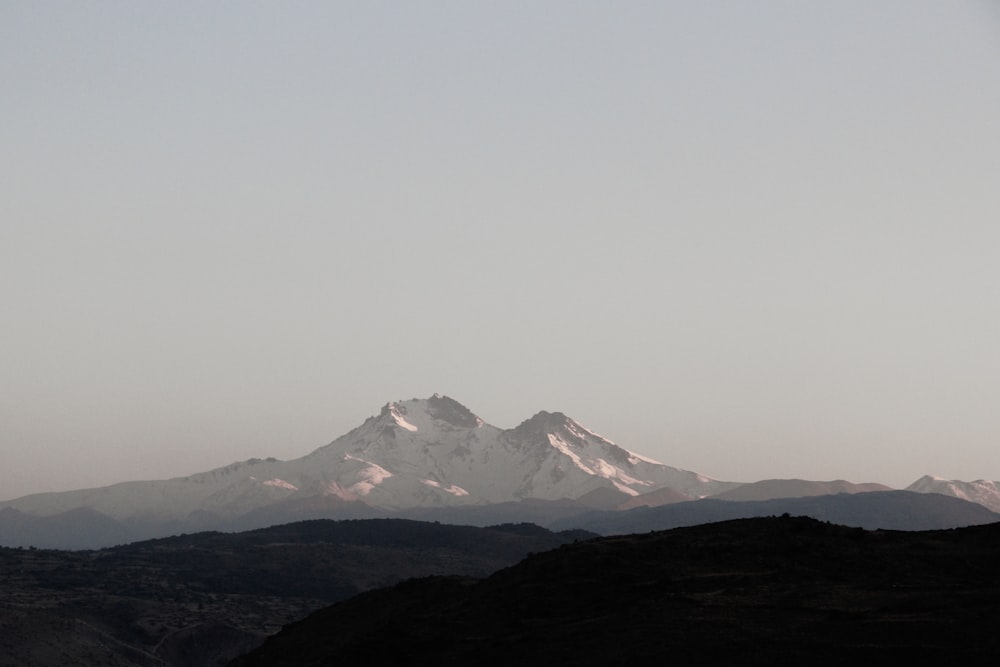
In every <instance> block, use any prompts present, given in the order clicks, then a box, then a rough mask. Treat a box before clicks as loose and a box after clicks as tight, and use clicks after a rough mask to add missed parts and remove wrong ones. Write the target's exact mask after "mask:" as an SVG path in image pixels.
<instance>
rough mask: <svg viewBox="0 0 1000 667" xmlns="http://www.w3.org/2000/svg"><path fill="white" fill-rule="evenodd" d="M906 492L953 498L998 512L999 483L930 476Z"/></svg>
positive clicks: (985, 480)
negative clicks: (935, 494) (934, 494)
mask: <svg viewBox="0 0 1000 667" xmlns="http://www.w3.org/2000/svg"><path fill="white" fill-rule="evenodd" d="M906 490H907V491H916V492H917V493H940V494H943V495H946V496H954V497H956V498H961V499H962V500H968V501H969V502H973V503H979V504H980V505H982V506H983V507H988V508H989V509H991V510H993V511H994V512H1000V482H995V481H992V480H988V479H977V480H976V481H974V482H963V481H960V480H957V479H942V478H940V477H934V476H932V475H924V476H923V477H921V478H920V479H918V480H917V481H915V482H914V483H913V484H910V485H909V486H908V487H906Z"/></svg>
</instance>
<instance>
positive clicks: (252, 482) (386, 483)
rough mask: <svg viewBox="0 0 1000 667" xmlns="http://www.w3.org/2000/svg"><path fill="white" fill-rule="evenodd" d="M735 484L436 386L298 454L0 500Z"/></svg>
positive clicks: (57, 503) (270, 501) (80, 501)
mask: <svg viewBox="0 0 1000 667" xmlns="http://www.w3.org/2000/svg"><path fill="white" fill-rule="evenodd" d="M735 486H738V484H736V483H732V482H721V481H717V480H713V479H709V478H707V477H704V476H702V475H699V474H697V473H694V472H690V471H686V470H679V469H677V468H672V467H670V466H667V465H664V464H662V463H658V462H656V461H653V460H652V459H648V458H646V457H643V456H640V455H639V454H636V453H634V452H630V451H628V450H626V449H623V448H621V447H619V446H617V445H616V444H614V443H613V442H611V441H610V440H608V439H606V438H604V437H602V436H600V435H597V434H596V433H593V432H592V431H589V430H588V429H586V428H584V427H583V426H581V425H580V424H578V423H577V422H575V421H573V420H572V419H570V418H568V417H566V416H565V415H563V414H561V413H558V412H556V413H549V412H539V413H538V414H536V415H535V416H534V417H532V418H530V419H528V420H527V421H525V422H523V423H522V424H520V425H519V426H517V427H516V428H513V429H507V430H504V429H500V428H497V427H495V426H491V425H489V424H487V423H485V422H484V421H483V420H482V419H480V418H479V417H477V416H476V415H474V414H473V413H472V412H470V411H469V410H468V409H467V408H466V407H465V406H463V405H461V404H460V403H458V402H457V401H455V400H453V399H451V398H448V397H447V396H440V395H437V394H435V395H434V396H432V397H430V398H427V399H412V400H408V401H399V402H392V403H388V404H386V405H385V406H384V407H383V408H382V410H381V412H380V413H379V414H378V415H376V416H373V417H370V418H369V419H367V420H366V421H365V422H364V423H363V424H361V425H360V426H359V427H357V428H355V429H354V430H352V431H350V432H349V433H347V434H345V435H343V436H341V437H339V438H337V439H336V440H334V441H333V442H331V443H330V444H329V445H326V446H324V447H321V448H319V449H317V450H315V451H314V452H312V453H311V454H308V455H306V456H304V457H302V458H299V459H294V460H291V461H278V460H276V459H264V460H261V459H251V460H249V461H244V462H240V463H234V464H232V465H229V466H226V467H223V468H217V469H215V470H210V471H208V472H203V473H199V474H195V475H191V476H188V477H179V478H174V479H169V480H159V481H142V482H125V483H122V484H115V485H112V486H108V487H102V488H97V489H85V490H80V491H69V492H62V493H43V494H36V495H31V496H25V497H23V498H19V499H16V500H12V501H8V502H5V503H0V507H3V506H9V507H13V508H15V509H17V510H20V511H21V512H25V513H28V514H33V515H36V516H45V515H54V514H58V513H61V512H66V511H69V510H73V509H76V508H80V507H87V508H90V509H93V510H96V511H98V512H101V513H102V514H105V515H107V516H110V517H113V518H116V519H131V520H142V521H189V520H190V519H191V517H192V516H198V515H205V516H209V517H219V518H220V519H231V518H235V517H238V516H242V515H245V514H246V513H248V512H251V511H253V510H259V509H261V508H265V507H269V506H272V505H276V504H279V503H288V502H290V501H295V500H297V499H304V498H315V497H325V498H327V499H328V500H329V502H332V503H334V504H336V503H338V502H339V503H343V504H345V505H347V504H353V505H361V504H362V503H363V504H364V505H366V506H369V507H375V508H384V509H386V510H399V509H407V508H415V507H435V506H455V505H484V504H489V503H500V502H510V501H518V500H527V499H539V500H560V499H567V498H569V499H575V498H579V497H581V496H585V495H587V494H590V493H593V492H594V491H595V490H600V489H606V490H612V491H614V492H616V493H619V494H621V497H622V500H623V501H624V500H627V499H628V498H629V497H633V496H638V495H641V494H645V493H648V492H650V491H655V490H658V489H665V488H669V489H672V490H673V491H675V492H678V493H681V494H684V495H685V496H688V497H690V498H698V497H703V496H708V495H713V494H716V493H719V492H722V491H725V490H727V489H730V488H733V487H735Z"/></svg>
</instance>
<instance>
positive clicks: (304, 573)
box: [0, 519, 593, 667]
mask: <svg viewBox="0 0 1000 667" xmlns="http://www.w3.org/2000/svg"><path fill="white" fill-rule="evenodd" d="M587 537H593V534H590V533H584V532H583V531H573V532H567V533H564V534H555V533H552V532H550V531H548V530H545V529H543V528H539V527H538V526H533V525H503V526H494V527H492V528H475V527H470V526H449V525H441V524H434V523H424V522H417V521H405V520H398V519H384V520H358V521H306V522H300V523H295V524H286V525H281V526H275V527H272V528H265V529H260V530H254V531H250V532H245V533H236V534H227V533H198V534H194V535H181V536H177V537H169V538H162V539H157V540H150V541H146V542H139V543H135V544H130V545H126V546H121V547H114V548H109V549H102V550H100V551H51V550H43V549H4V548H0V667H49V666H52V667H55V666H57V665H58V666H62V665H67V664H76V665H114V666H117V667H137V666H143V667H145V666H158V667H162V666H165V665H174V666H177V667H202V666H204V667H208V666H210V665H224V664H225V663H226V662H227V661H229V660H230V659H232V658H233V657H235V656H238V655H240V654H242V653H245V652H246V651H248V650H250V649H252V648H254V647H256V646H258V645H259V644H260V643H261V641H263V639H264V638H265V637H266V636H268V635H269V634H273V633H274V632H277V631H278V630H279V629H280V628H281V626H282V625H284V624H286V623H290V622H292V621H294V620H297V619H300V618H302V617H304V616H305V615H307V614H308V613H310V612H312V611H315V610H316V609H320V608H322V607H325V606H327V605H329V604H331V603H333V602H336V601H338V600H343V599H346V598H348V597H350V596H353V595H355V594H357V593H359V592H361V591H365V590H369V589H372V588H375V587H379V586H388V585H391V584H394V583H396V582H398V581H401V580H403V579H406V578H409V577H425V576H429V575H443V574H450V575H455V574H457V575H463V576H474V577H482V576H486V575H488V574H490V573H492V572H495V571H496V570H498V569H500V568H502V567H505V566H508V565H511V564H513V563H516V562H517V561H519V560H520V559H522V558H523V557H524V556H525V555H527V554H528V553H530V552H539V551H545V550H548V549H552V548H555V547H557V546H559V545H560V544H564V543H566V542H568V541H572V540H574V539H581V538H584V539H585V538H587Z"/></svg>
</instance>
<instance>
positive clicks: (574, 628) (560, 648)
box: [231, 516, 1000, 667]
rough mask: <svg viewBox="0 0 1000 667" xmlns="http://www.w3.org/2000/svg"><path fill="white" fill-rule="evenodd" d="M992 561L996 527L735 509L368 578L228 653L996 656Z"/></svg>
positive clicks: (418, 658)
mask: <svg viewBox="0 0 1000 667" xmlns="http://www.w3.org/2000/svg"><path fill="white" fill-rule="evenodd" d="M998 563H1000V524H990V525H983V526H975V527H967V528H961V529H955V530H941V531H928V532H894V531H871V532H870V531H865V530H863V529H860V528H847V527H843V526H838V525H832V524H827V523H822V522H819V521H817V520H814V519H810V518H805V517H794V518H793V517H789V516H782V517H771V518H755V519H741V520H734V521H728V522H723V523H716V524H708V525H701V526H695V527H690V528H678V529H674V530H670V531H664V532H657V533H649V534H645V535H628V536H623V537H611V538H599V539H595V540H591V541H586V542H581V543H578V544H571V545H565V546H562V547H560V548H558V549H555V550H553V551H550V552H547V553H541V554H535V555H532V556H530V557H529V558H527V559H526V560H524V561H522V562H521V563H519V564H518V565H516V566H513V567H510V568H508V569H505V570H502V571H500V572H498V573H496V574H494V575H492V576H491V577H489V578H486V579H483V580H475V579H470V578H463V577H435V578H429V579H421V580H414V581H407V582H404V583H401V584H398V585H396V586H394V587H392V588H389V589H383V590H377V591H372V592H369V593H364V594H362V595H359V596H358V597H356V598H353V599H351V600H348V601H345V602H341V603H339V604H336V605H334V606H332V607H330V608H328V609H324V610H322V611H319V612H316V613H314V614H312V615H311V616H309V617H308V618H306V619H304V620H302V621H300V622H298V623H295V624H293V625H290V626H288V627H286V628H285V629H284V630H282V631H281V632H280V633H279V634H278V635H276V636H274V637H272V638H271V639H269V640H268V641H267V642H266V643H265V644H264V645H263V646H262V647H260V648H259V649H257V650H256V651H254V652H252V653H250V654H249V655H247V656H244V657H243V658H241V659H238V660H236V661H234V662H233V663H231V665H232V667H258V666H261V667H262V666H265V665H266V666H268V667H282V666H285V665H288V666H291V665H295V666H296V667H300V666H308V665H338V666H349V665H371V664H406V665H435V666H440V665H468V664H496V665H514V664H517V665H544V666H550V665H614V664H643V662H642V661H647V660H648V661H651V662H650V663H649V664H654V663H653V662H652V661H655V664H666V663H669V664H679V665H727V664H742V665H776V664H778V665H780V664H792V663H793V661H795V662H800V661H801V662H803V663H806V664H811V665H838V666H839V665H845V664H874V662H875V661H880V662H881V661H885V662H884V664H891V662H895V661H899V660H907V661H915V662H917V663H921V664H926V663H929V662H931V661H933V662H934V663H935V664H956V663H961V662H964V661H972V660H976V661H982V664H992V661H995V660H996V659H997V658H998V657H1000V633H997V628H1000V566H998ZM989 659H992V661H991V662H990V663H985V661H986V660H989Z"/></svg>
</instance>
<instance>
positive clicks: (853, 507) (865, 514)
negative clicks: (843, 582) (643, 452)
mask: <svg viewBox="0 0 1000 667" xmlns="http://www.w3.org/2000/svg"><path fill="white" fill-rule="evenodd" d="M785 513H788V514H794V515H802V516H810V517H813V518H814V519H819V520H821V521H830V522H832V523H837V524H841V525H844V526H854V527H860V528H868V529H876V528H884V529H887V530H936V529H940V528H958V527H961V526H975V525H982V524H986V523H993V522H995V521H1000V514H996V513H995V512H991V511H990V510H988V509H986V508H985V507H983V506H982V505H978V504H976V503H970V502H968V501H966V500H960V499H959V498H953V497H951V496H943V495H940V494H936V493H915V492H913V491H871V492H868V493H838V494H833V495H828V496H810V497H807V498H774V499H771V500H746V501H733V500H718V499H715V498H705V499H703V500H695V501H691V502H686V503H673V504H670V505H660V506H658V507H639V508H636V509H631V510H627V511H623V512H592V513H590V514H587V515H583V516H576V517H571V518H569V519H566V520H559V521H554V522H552V523H550V524H549V526H550V527H551V528H554V529H559V528H567V527H574V528H583V529H585V530H590V531H593V532H595V533H600V534H602V535H624V534H626V533H644V532H647V531H650V530H667V529H669V528H679V527H681V526H696V525H698V524H702V523H711V522H715V521H728V520H730V519H743V518H750V517H757V516H774V515H778V514H785Z"/></svg>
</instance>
